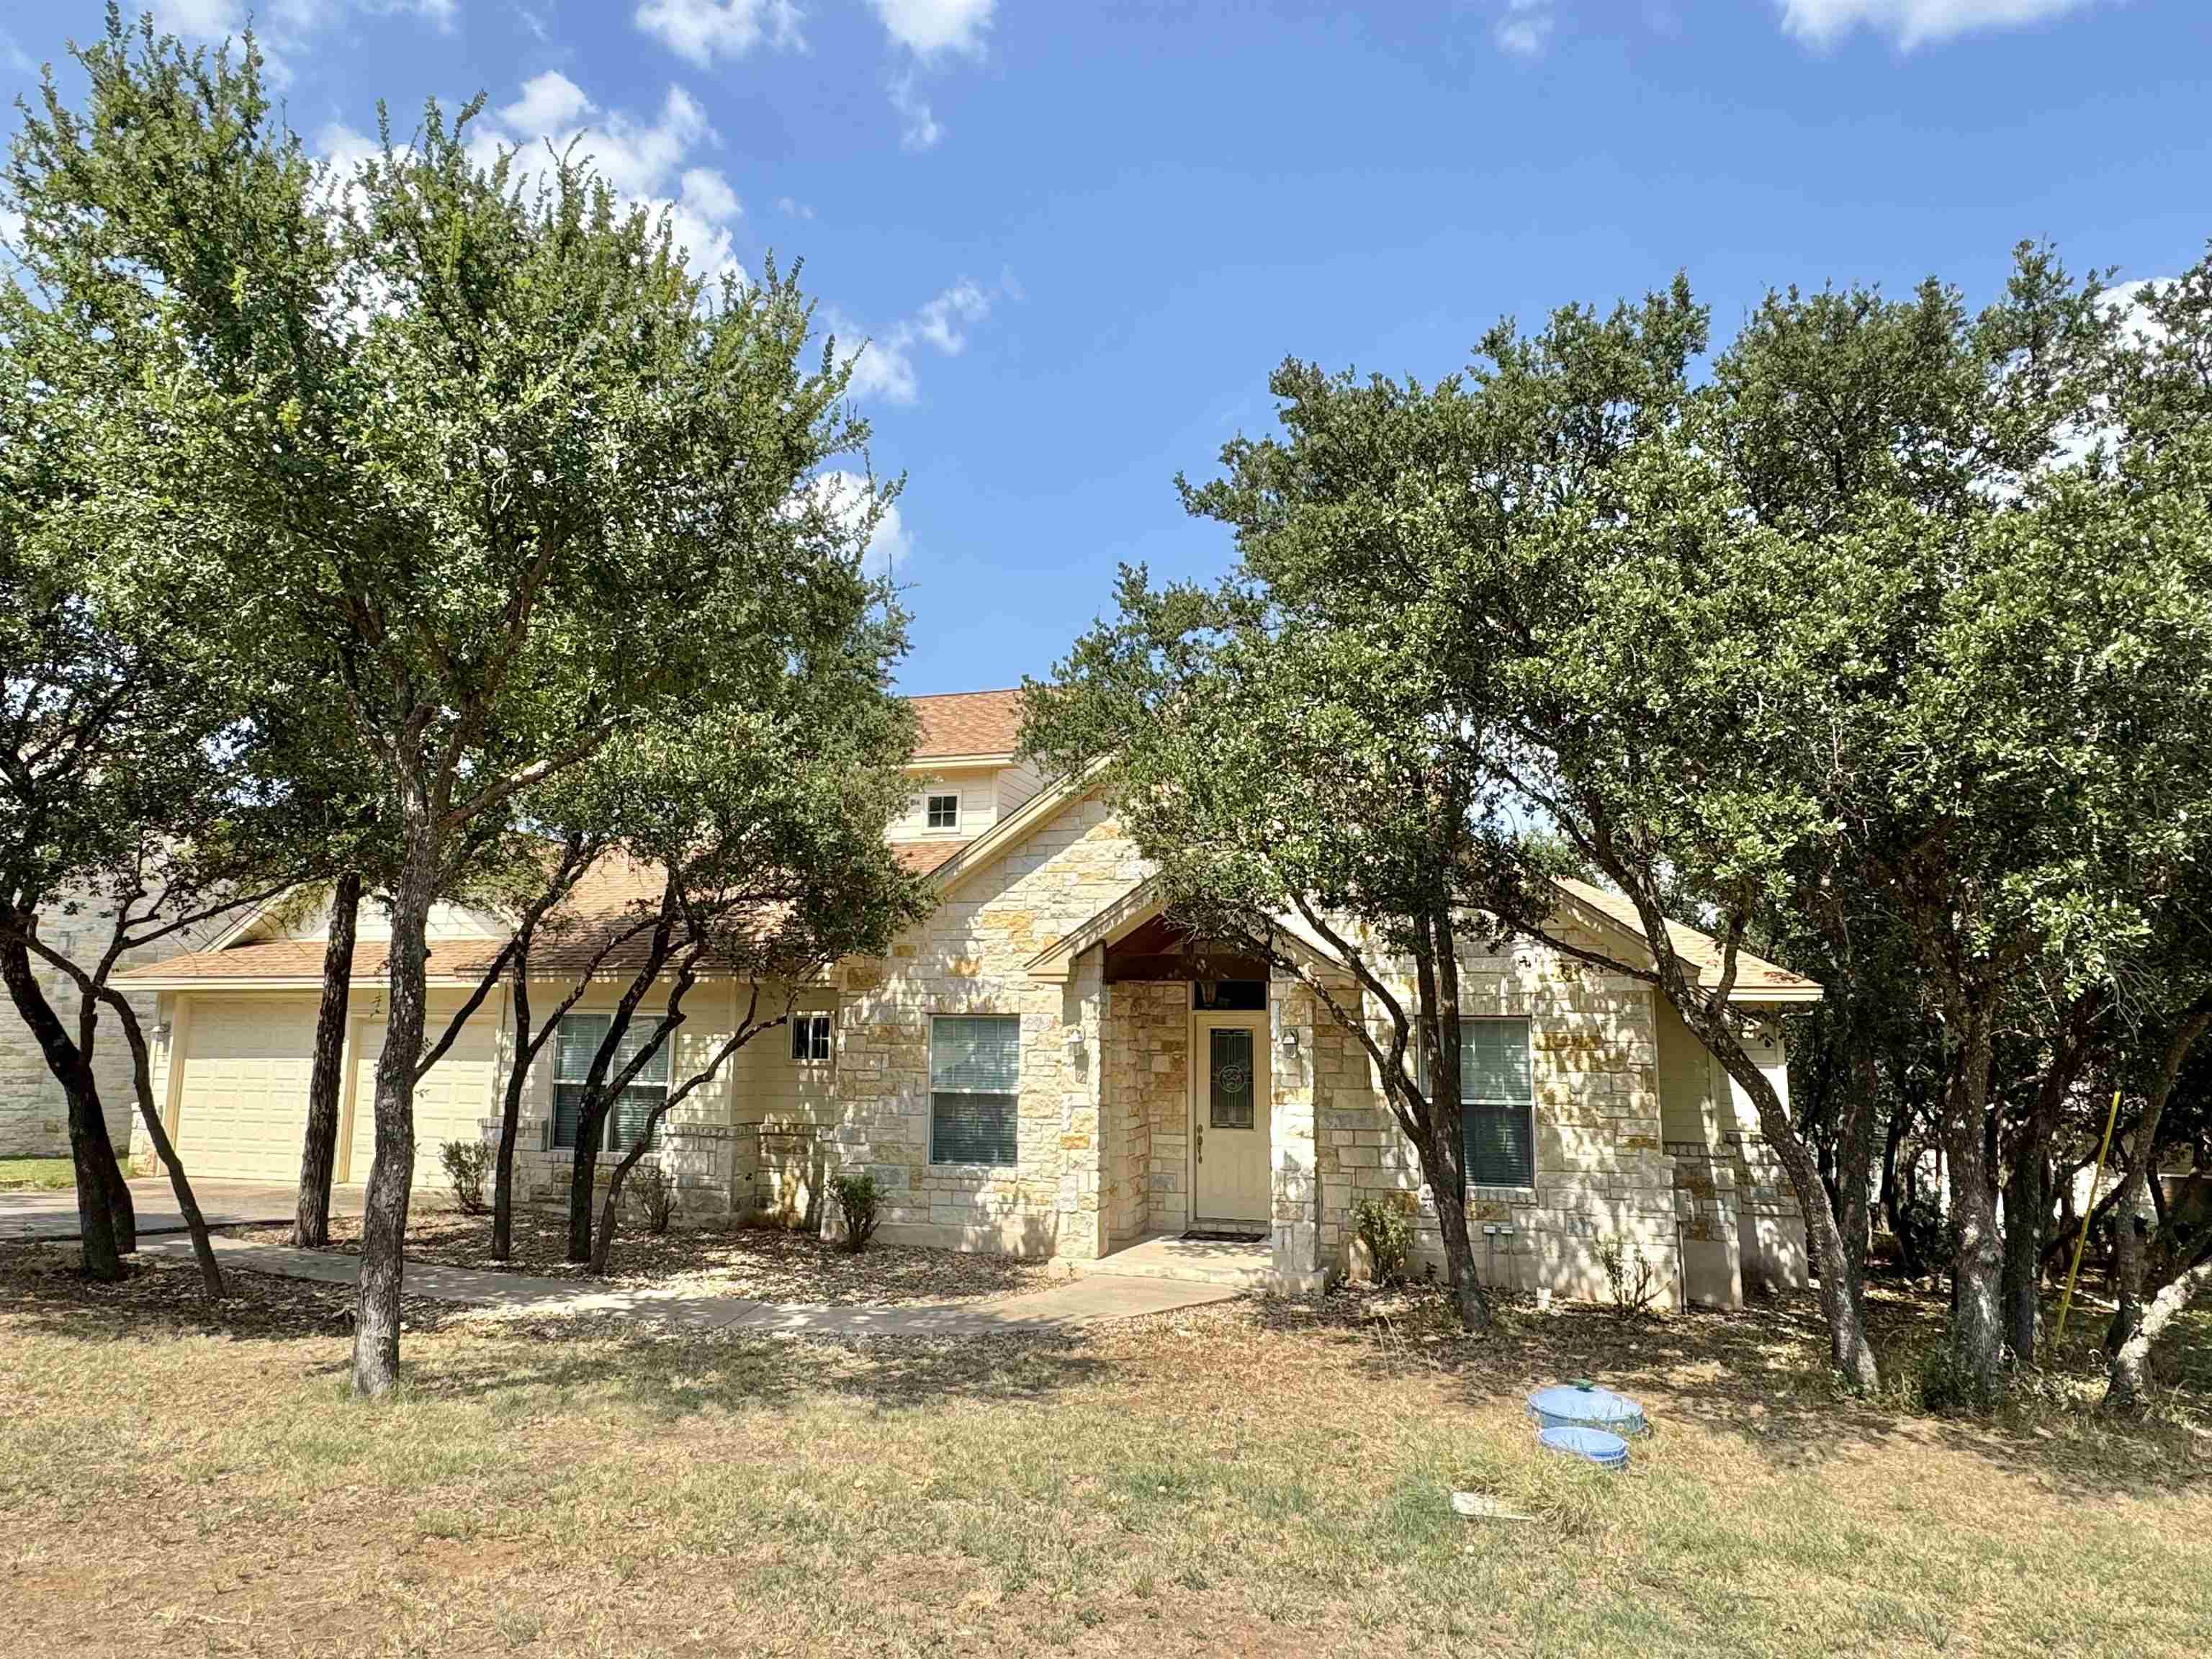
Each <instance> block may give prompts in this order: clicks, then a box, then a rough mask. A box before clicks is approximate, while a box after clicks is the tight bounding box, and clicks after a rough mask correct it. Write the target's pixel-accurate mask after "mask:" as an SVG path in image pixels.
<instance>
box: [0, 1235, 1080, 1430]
mask: <svg viewBox="0 0 2212 1659" xmlns="http://www.w3.org/2000/svg"><path fill="white" fill-rule="evenodd" d="M130 1267H131V1271H130V1273H128V1275H127V1276H126V1277H125V1279H123V1280H122V1281H121V1282H120V1283H118V1284H115V1285H102V1284H98V1283H95V1282H94V1281H92V1280H89V1279H85V1278H84V1277H83V1275H82V1273H79V1272H78V1271H77V1267H76V1251H75V1247H74V1246H70V1247H67V1248H55V1247H47V1246H22V1247H10V1248H8V1249H0V1315H5V1316H8V1318H9V1320H10V1322H12V1323H15V1325H16V1326H17V1327H18V1328H28V1329H30V1330H33V1331H36V1332H38V1333H40V1334H47V1335H52V1336H57V1337H64V1338H67V1339H70V1340H77V1341H88V1342H131V1341H143V1340H149V1339H154V1338H166V1337H171V1336H179V1335H182V1336H195V1335H200V1336H214V1337H220V1338H222V1340H225V1341H226V1342H230V1343H235V1344H240V1345H245V1344H255V1343H264V1344H288V1345H289V1344H299V1343H319V1344H323V1345H325V1346H327V1347H328V1358H326V1359H323V1360H320V1361H319V1362H317V1363H314V1364H311V1365H310V1366H309V1367H308V1374H309V1375H311V1376H318V1377H326V1378H328V1379H329V1380H330V1381H331V1383H333V1384H335V1383H338V1382H339V1381H341V1380H342V1379H343V1378H344V1377H345V1376H347V1375H348V1373H349V1370H350V1362H349V1358H347V1354H346V1351H345V1349H344V1347H343V1346H342V1345H343V1341H344V1340H345V1339H347V1338H349V1337H350V1335H351V1334H352V1330H353V1307H354V1290H353V1287H352V1286H351V1285H332V1284H323V1283H319V1282H314V1281H310V1280H306V1279H281V1278H276V1277H273V1276H270V1275H268V1274H264V1273H249V1272H245V1271H242V1270H239V1269H236V1268H233V1269H232V1270H231V1271H229V1272H227V1273H225V1275H224V1283H225V1288H226V1291H227V1294H226V1296H225V1297H224V1299H223V1300H222V1302H221V1303H218V1304H210V1303H208V1302H207V1301H206V1300H205V1299H204V1297H202V1296H201V1295H200V1291H199V1276H198V1273H197V1270H196V1269H195V1268H194V1267H192V1266H191V1264H190V1263H189V1262H179V1261H173V1260H170V1259H167V1258H161V1259H155V1260H149V1261H133V1262H131V1264H130ZM643 1297H644V1293H641V1300H640V1302H639V1305H638V1306H637V1307H636V1308H635V1309H631V1310H625V1311H623V1312H619V1313H616V1312H603V1313H564V1314H535V1315H533V1314H529V1313H523V1314H520V1315H513V1316H503V1317H502V1316H490V1315H488V1314H486V1313H485V1312H484V1311H483V1310H479V1309H474V1308H470V1307H465V1306H462V1305H459V1304H453V1303H445V1302H431V1301H428V1300H425V1299H422V1298H419V1297H407V1298H405V1299H404V1301H403V1303H402V1319H403V1327H402V1328H403V1333H404V1334H403V1337H402V1344H401V1366H402V1375H403V1380H404V1386H405V1388H406V1389H407V1391H408V1393H409V1394H410V1395H411V1396H413V1397H416V1398H423V1399H476V1400H482V1401H489V1402H490V1403H492V1404H493V1405H494V1406H495V1407H499V1406H502V1405H508V1406H512V1407H513V1408H515V1409H517V1410H522V1409H526V1408H529V1407H531V1403H532V1402H533V1401H535V1402H539V1403H540V1404H542V1403H543V1402H545V1401H552V1400H563V1399H565V1400H567V1401H571V1402H574V1404H575V1405H576V1406H577V1407H578V1408H580V1409H590V1408H591V1402H592V1401H609V1402H611V1403H612V1404H613V1405H614V1406H615V1407H618V1414H620V1415H623V1416H624V1417H626V1418H628V1419H632V1420H635V1419H640V1418H642V1419H651V1420H654V1421H662V1422H674V1421H677V1420H679V1419H681V1418H683V1417H684V1416H685V1415H687V1414H690V1413H694V1412H701V1411H713V1410H725V1409H727V1410H735V1409H740V1408H757V1407H760V1406H762V1405H763V1404H766V1405H770V1406H775V1405H786V1406H788V1405H792V1404H795V1403H797V1402H799V1401H801V1400H803V1399H809V1398H821V1397H824V1396H829V1397H838V1398H846V1399H856V1400H859V1401H865V1402H866V1404H867V1405H868V1406H869V1407H872V1409H874V1410H877V1411H878V1412H882V1413H900V1412H910V1411H917V1410H927V1409H929V1408H931V1407H936V1406H940V1405H942V1404H943V1403H944V1402H945V1401H946V1400H948V1399H954V1398H960V1399H968V1400H975V1401H1006V1402H1018V1401H1037V1400H1042V1399H1046V1398H1048V1397H1050V1396H1051V1395H1054V1394H1056V1393H1058V1392H1059V1391H1060V1390H1062V1389H1067V1388H1070V1387H1073V1386H1075V1385H1078V1384H1080V1383H1088V1382H1090V1381H1091V1380H1093V1379H1094V1378H1096V1377H1097V1376H1099V1375H1100V1374H1101V1373H1103V1371H1105V1370H1108V1369H1109V1367H1108V1365H1107V1364H1105V1363H1104V1362H1103V1361H1102V1360H1101V1359H1099V1358H1097V1356H1095V1355H1094V1354H1093V1353H1091V1352H1089V1344H1088V1343H1087V1342H1086V1341H1085V1338H1084V1336H1083V1334H1082V1333H1081V1332H1079V1331H1073V1332H1023V1331H1010V1332H1005V1333H999V1334H980V1335H979V1334H966V1335H959V1336H948V1337H941V1338H940V1337H916V1336H904V1335H902V1336H869V1335H862V1336H857V1337H854V1336H846V1337H839V1336H835V1335H830V1334H821V1333H810V1334H803V1335H798V1336H793V1335H788V1334H769V1333H746V1332H732V1331H727V1330H722V1329H716V1328H691V1327H690V1324H689V1323H688V1322H687V1321H686V1320H685V1318H684V1307H683V1306H682V1305H681V1304H676V1305H672V1306H671V1308H670V1310H669V1315H668V1317H667V1318H666V1319H665V1320H656V1319H655V1318H653V1316H652V1311H651V1310H652V1307H653V1304H652V1303H651V1302H650V1301H649V1300H647V1299H643ZM422 1339H435V1343H428V1342H425V1341H423V1340H422Z"/></svg>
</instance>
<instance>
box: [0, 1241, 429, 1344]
mask: <svg viewBox="0 0 2212 1659" xmlns="http://www.w3.org/2000/svg"><path fill="white" fill-rule="evenodd" d="M124 1269H125V1273H124V1277H123V1278H122V1279H120V1280H118V1281H117V1282H116V1283H114V1284H112V1285H107V1284H101V1283H100V1282H98V1281H97V1280H94V1279H87V1278H86V1277H85V1276H84V1275H83V1273H82V1272H81V1271H79V1267H78V1253H77V1247H76V1245H75V1244H73V1243H71V1244H10V1245H8V1246H5V1247H4V1248H0V1303H4V1304H5V1307H6V1310H7V1311H8V1312H9V1314H13V1315H28V1316H32V1317H33V1318H34V1319H42V1320H46V1321H51V1322H54V1323H56V1324H68V1325H71V1326H72V1327H75V1326H76V1323H77V1322H79V1321H81V1320H82V1318H83V1316H85V1315H86V1314H88V1313H91V1314H95V1315H97V1314H107V1315H112V1316H114V1318H115V1320H116V1322H117V1325H116V1330H115V1332H114V1334H131V1335H138V1336H144V1335H147V1334H152V1333H156V1332H158V1333H160V1334H163V1335H171V1334H179V1333H184V1334H200V1335H207V1336H222V1337H228V1338H230V1339H232V1340H240V1341H243V1340H269V1339H290V1338H295V1337H310V1336H350V1335H351V1334H353V1321H354V1289H353V1286H351V1285H318V1284H314V1283H312V1282H310V1281H308V1280H306V1279H274V1278H270V1277H269V1276H268V1275H266V1274H264V1273H242V1272H238V1271H235V1270H233V1271H229V1272H226V1273H224V1274H223V1276H222V1289H223V1299H222V1302H221V1303H219V1304H214V1305H212V1306H210V1304H209V1303H208V1301H207V1299H206V1297H204V1295H203V1294H202V1293H201V1290H200V1275H199V1269H198V1268H197V1267H195V1266H193V1265H192V1264H191V1262H189V1261H183V1262H179V1261H173V1260H164V1259H161V1258H158V1257H157V1258H152V1259H148V1258H143V1257H138V1258H132V1257H126V1258H125V1261H124ZM466 1311H467V1310H466V1309H464V1308H461V1307H458V1306H456V1305H454V1304H451V1303H444V1302H431V1301H428V1300H426V1299H424V1298H423V1297H412V1296H410V1297H404V1298H403V1299H402V1300H401V1303H400V1329H401V1331H402V1332H403V1333H412V1332H418V1331H435V1330H438V1329H440V1328H443V1327H444V1326H445V1325H446V1324H447V1323H448V1322H451V1321H452V1320H453V1319H455V1318H457V1317H459V1316H461V1315H463V1314H465V1312H466Z"/></svg>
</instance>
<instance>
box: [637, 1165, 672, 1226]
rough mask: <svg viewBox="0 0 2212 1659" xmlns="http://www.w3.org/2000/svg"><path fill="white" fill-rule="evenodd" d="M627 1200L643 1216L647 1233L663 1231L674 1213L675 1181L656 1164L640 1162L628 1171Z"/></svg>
mask: <svg viewBox="0 0 2212 1659" xmlns="http://www.w3.org/2000/svg"><path fill="white" fill-rule="evenodd" d="M629 1201H630V1202H631V1203H632V1204H634V1205H635V1206H637V1211H638V1213H639V1214H640V1215H642V1216H643V1217H644V1218H645V1230H646V1231H647V1232H649V1233H665V1232H666V1231H668V1222H669V1218H671V1217H672V1216H673V1215H674V1214H675V1213H676V1183H675V1182H672V1181H671V1180H670V1179H669V1178H668V1171H667V1170H664V1169H662V1168H661V1167H660V1166H659V1164H639V1165H638V1166H637V1168H635V1170H631V1171H630V1172H629Z"/></svg>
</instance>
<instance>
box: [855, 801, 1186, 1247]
mask: <svg viewBox="0 0 2212 1659" xmlns="http://www.w3.org/2000/svg"><path fill="white" fill-rule="evenodd" d="M1145 873H1146V870H1145V866H1144V864H1143V861H1142V860H1140V859H1139V857H1138V855H1137V852H1136V848H1135V847H1134V846H1133V843H1132V842H1130V841H1129V840H1128V838H1127V836H1124V835H1123V834H1122V833H1121V828H1120V826H1119V824H1118V823H1115V820H1114V818H1113V816H1112V814H1111V813H1110V812H1109V811H1108V809H1107V808H1106V806H1105V805H1103V803H1101V802H1100V801H1098V800H1097V799H1095V798H1094V799H1087V800H1085V801H1082V802H1080V803H1079V804H1077V805H1073V806H1071V807H1069V808H1067V809H1066V811H1063V812H1061V813H1060V815H1059V816H1058V817H1054V818H1052V819H1050V820H1049V821H1048V822H1047V823H1044V824H1043V825H1042V827H1040V828H1039V829H1037V830H1036V833H1035V834H1033V835H1031V836H1029V837H1027V838H1026V839H1025V840H1024V841H1022V842H1019V843H1018V844H1017V845H1016V846H1015V847H1013V848H1012V849H1011V850H1010V851H1008V852H1007V853H1006V854H1002V855H1001V856H1000V858H999V859H997V860H994V862H993V863H992V864H991V865H989V866H987V867H986V868H984V869H982V870H981V871H979V872H977V873H975V875H973V876H971V877H969V879H968V881H967V882H966V883H965V884H963V886H962V887H960V888H959V889H957V890H956V891H954V892H953V893H952V894H951V896H949V897H948V898H947V900H946V901H945V902H944V903H943V904H941V905H940V906H939V908H938V909H937V911H936V913H935V914H934V915H932V916H931V917H930V918H929V920H928V921H926V922H924V923H923V924H922V925H921V927H918V928H916V929H915V930H914V932H913V933H910V934H909V935H908V937H907V938H906V939H902V941H900V943H899V944H898V945H896V946H895V947H894V948H893V951H892V954H891V956H890V957H888V958H886V959H884V960H883V961H881V962H878V963H860V964H853V965H850V966H848V969H846V979H845V986H844V989H845V1004H844V1007H843V1009H842V1012H840V1014H839V1016H838V1029H837V1040H838V1056H837V1064H838V1081H837V1092H838V1104H839V1110H838V1114H837V1121H836V1123H835V1124H834V1125H832V1126H830V1127H829V1135H828V1139H829V1146H828V1147H827V1149H826V1150H827V1152H828V1156H829V1165H830V1167H831V1168H832V1169H833V1170H836V1169H854V1168H864V1169H866V1170H869V1171H870V1172H872V1174H873V1175H874V1176H875V1177H876V1180H877V1182H878V1185H879V1186H881V1187H882V1188H884V1207H883V1211H882V1214H883V1218H884V1220H883V1231H882V1234H881V1237H884V1239H886V1240H889V1241H893V1242H897V1243H918V1244H934V1245H939V1246H945V1247H950V1248H968V1249H975V1248H981V1249H1002V1250H1008V1251H1013V1252H1017V1253H1020V1254H1024V1255H1042V1254H1058V1255H1067V1256H1073V1257H1078V1258H1086V1259H1087V1258H1091V1257H1095V1256H1097V1255H1099V1254H1101V1253H1102V1251H1103V1249H1106V1248H1107V1245H1108V1242H1109V1239H1108V1232H1109V1224H1110V1220H1111V1210H1110V1206H1109V1194H1108V1190H1107V1188H1108V1187H1109V1184H1111V1182H1113V1180H1114V1179H1115V1176H1114V1175H1113V1173H1112V1171H1111V1170H1105V1169H1102V1163H1103V1161H1104V1160H1103V1156H1102V1154H1103V1151H1104V1149H1103V1147H1102V1145H1101V1142H1102V1138H1103V1139H1112V1138H1113V1137H1111V1136H1109V1135H1108V1134H1107V1132H1106V1128H1105V1126H1104V1125H1103V1123H1102V1121H1101V1106H1102V1098H1103V1095H1104V1093H1105V1090H1104V1088H1103V1081H1102V1079H1103V1072H1104V1069H1105V1065H1106V1048H1105V1036H1106V1029H1105V1028H1106V1010H1107V1006H1108V1003H1109V999H1108V998H1107V996H1106V995H1105V991H1106V988H1107V987H1105V986H1104V985H1103V983H1102V981H1101V975H1102V969H1101V963H1100V956H1101V953H1100V952H1099V951H1095V950H1094V951H1085V952H1084V953H1083V956H1082V957H1081V958H1079V960H1078V962H1077V963H1076V964H1075V967H1074V969H1073V974H1072V976H1071V978H1070V979H1069V980H1068V981H1067V982H1066V984H1065V985H1061V984H1055V983H1052V982H1049V981H1035V980H1032V979H1030V977H1029V973H1028V963H1029V960H1030V957H1033V956H1034V955H1036V952H1037V951H1040V950H1042V948H1043V947H1044V946H1045V945H1048V944H1049V943H1050V942H1051V941H1052V940H1054V939H1058V938H1060V937H1061V936H1063V935H1065V934H1066V933H1070V932H1072V931H1073V930H1074V929H1075V928H1077V927H1080V926H1082V924H1083V923H1085V922H1086V921H1089V920H1090V919H1091V917H1092V916H1094V915H1097V913H1098V912H1099V911H1100V910H1102V909H1103V908H1105V907H1106V906H1107V905H1108V904H1109V903H1111V902H1113V901H1114V900H1115V899H1117V898H1119V897H1121V896H1122V895H1123V894H1124V893H1126V892H1127V891H1128V890H1129V889H1130V888H1131V887H1133V885H1135V884H1137V883H1138V882H1139V881H1140V880H1142V879H1143V878H1144V875H1145ZM1115 988H1116V989H1119V988H1120V987H1115ZM933 1014H1012V1015H1017V1016H1018V1017H1019V1018H1020V1020H1021V1023H1022V1070H1021V1118H1020V1124H1019V1129H1018V1148H1017V1161H1016V1162H1015V1163H1014V1164H1012V1165H1011V1166H1007V1167H1005V1168H991V1167H985V1166H981V1165H973V1164H932V1163H931V1162H930V1161H929V1022H930V1017H931V1016H932V1015H933ZM1071 1030H1073V1031H1075V1032H1077V1033H1079V1034H1080V1037H1081V1042H1080V1043H1079V1045H1077V1046H1074V1047H1071V1046H1070V1045H1069V1044H1068V1043H1067V1042H1066V1036H1067V1033H1068V1032H1069V1031H1071ZM1147 1156H1148V1157H1149V1156H1150V1153H1149V1152H1147Z"/></svg>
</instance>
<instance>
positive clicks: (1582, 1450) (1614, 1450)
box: [1536, 1425, 1628, 1469]
mask: <svg viewBox="0 0 2212 1659" xmlns="http://www.w3.org/2000/svg"><path fill="white" fill-rule="evenodd" d="M1536 1443H1537V1444H1538V1445H1540V1446H1541V1447H1543V1448H1544V1449H1545V1450H1547V1451H1555V1452H1565V1453H1566V1454H1567V1455H1569V1456H1571V1457H1579V1458H1582V1459H1583V1460H1584V1461H1586V1462H1591V1463H1595V1464H1596V1465H1597V1466H1598V1468H1601V1469H1619V1468H1626V1467H1627V1465H1628V1443H1627V1442H1626V1440H1623V1439H1622V1438H1621V1437H1620V1436H1619V1435H1617V1434H1608V1433H1607V1432H1606V1431H1604V1430H1603V1429H1585V1428H1579V1427H1575V1426H1572V1425H1570V1426H1568V1427H1565V1428H1558V1429H1539V1430H1537V1431H1536Z"/></svg>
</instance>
